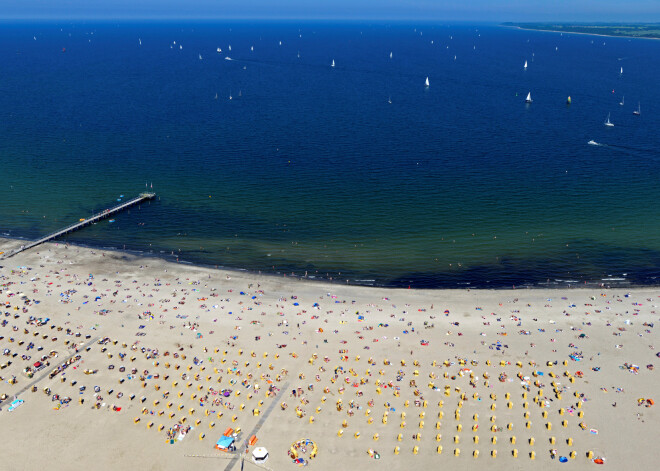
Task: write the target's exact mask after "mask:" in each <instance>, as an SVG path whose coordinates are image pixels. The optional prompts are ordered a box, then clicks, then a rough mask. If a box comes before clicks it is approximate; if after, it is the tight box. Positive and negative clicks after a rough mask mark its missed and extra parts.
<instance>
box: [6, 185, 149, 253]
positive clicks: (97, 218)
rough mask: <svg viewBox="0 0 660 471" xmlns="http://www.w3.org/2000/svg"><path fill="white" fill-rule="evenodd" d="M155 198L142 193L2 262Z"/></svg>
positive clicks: (31, 245) (25, 247) (41, 240)
mask: <svg viewBox="0 0 660 471" xmlns="http://www.w3.org/2000/svg"><path fill="white" fill-rule="evenodd" d="M155 197H156V193H146V192H145V193H140V194H139V195H138V196H136V197H135V198H133V199H131V200H129V201H126V202H124V203H121V204H118V205H117V206H114V207H112V208H109V209H104V210H103V211H101V212H100V213H96V214H95V215H93V216H92V217H90V218H86V219H81V220H80V221H78V222H76V223H74V224H70V225H68V226H66V227H65V228H63V229H60V230H58V231H56V232H53V233H51V234H48V235H47V236H45V237H42V238H41V239H39V240H35V241H34V242H30V243H28V244H24V245H21V247H20V248H18V249H16V250H13V251H11V252H8V253H6V254H4V255H3V256H2V257H0V260H4V259H7V258H9V257H13V256H14V255H16V254H19V253H21V252H24V251H26V250H29V249H31V248H32V247H36V246H37V245H40V244H43V243H44V242H49V241H51V240H53V239H57V238H58V237H60V236H63V235H65V234H68V233H70V232H73V231H77V230H78V229H82V228H83V227H85V226H88V225H89V224H93V223H95V222H97V221H100V220H101V219H105V218H107V217H109V216H111V215H113V214H116V213H118V212H120V211H123V210H124V209H128V208H130V207H131V206H135V205H136V204H140V203H142V202H143V201H148V200H152V199H153V198H155Z"/></svg>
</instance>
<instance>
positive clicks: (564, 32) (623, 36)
mask: <svg viewBox="0 0 660 471" xmlns="http://www.w3.org/2000/svg"><path fill="white" fill-rule="evenodd" d="M499 26H502V27H504V28H513V29H519V30H521V31H540V32H545V33H562V34H581V35H584V36H600V37H603V38H628V39H652V40H656V41H657V40H660V38H645V37H641V36H625V35H622V34H618V35H613V34H597V33H582V32H578V31H560V30H556V29H537V28H523V27H522V26H516V25H499Z"/></svg>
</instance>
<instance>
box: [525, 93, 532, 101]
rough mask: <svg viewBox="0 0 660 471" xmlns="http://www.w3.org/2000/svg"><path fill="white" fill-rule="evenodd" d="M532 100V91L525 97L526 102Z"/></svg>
mask: <svg viewBox="0 0 660 471" xmlns="http://www.w3.org/2000/svg"><path fill="white" fill-rule="evenodd" d="M531 102H532V92H529V93H528V94H527V98H525V103H531Z"/></svg>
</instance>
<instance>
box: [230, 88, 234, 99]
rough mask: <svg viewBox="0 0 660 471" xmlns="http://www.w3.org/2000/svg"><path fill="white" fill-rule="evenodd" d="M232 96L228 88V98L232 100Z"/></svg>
mask: <svg viewBox="0 0 660 471" xmlns="http://www.w3.org/2000/svg"><path fill="white" fill-rule="evenodd" d="M233 98H234V97H232V96H231V90H229V99H230V100H232V99H233Z"/></svg>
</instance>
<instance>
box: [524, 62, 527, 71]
mask: <svg viewBox="0 0 660 471" xmlns="http://www.w3.org/2000/svg"><path fill="white" fill-rule="evenodd" d="M523 68H525V69H526V68H527V61H525V65H524V66H523Z"/></svg>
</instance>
